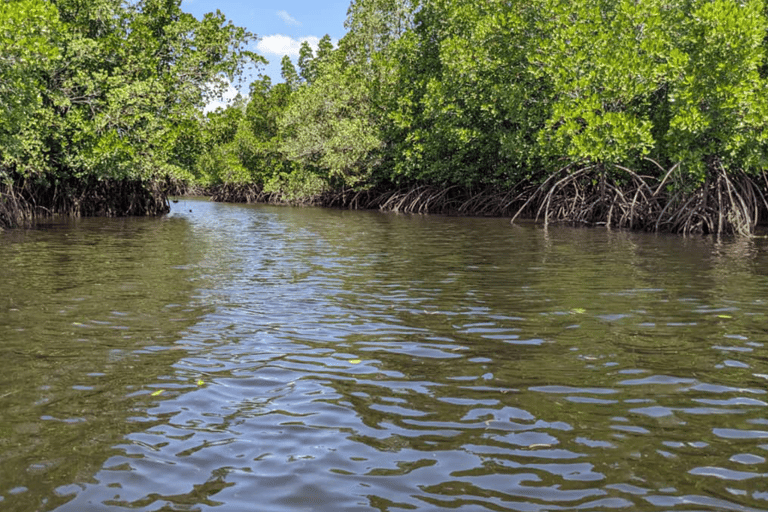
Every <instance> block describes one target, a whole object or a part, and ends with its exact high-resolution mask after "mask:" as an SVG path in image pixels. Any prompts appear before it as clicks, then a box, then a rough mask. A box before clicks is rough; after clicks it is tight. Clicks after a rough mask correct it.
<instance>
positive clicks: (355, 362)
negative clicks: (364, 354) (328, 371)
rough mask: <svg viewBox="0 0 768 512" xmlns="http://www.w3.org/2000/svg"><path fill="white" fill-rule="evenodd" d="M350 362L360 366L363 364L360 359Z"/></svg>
mask: <svg viewBox="0 0 768 512" xmlns="http://www.w3.org/2000/svg"><path fill="white" fill-rule="evenodd" d="M349 362H350V364H360V363H362V361H361V360H360V359H350V360H349Z"/></svg>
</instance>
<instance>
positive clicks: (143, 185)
mask: <svg viewBox="0 0 768 512" xmlns="http://www.w3.org/2000/svg"><path fill="white" fill-rule="evenodd" d="M169 209H170V208H169V204H168V198H167V195H166V193H165V191H164V190H163V188H162V187H161V186H160V184H159V183H156V182H146V181H142V180H72V181H63V182H55V183H47V182H40V183H34V182H30V181H29V180H26V179H24V178H22V177H19V176H15V179H11V180H7V181H5V182H3V184H2V185H0V227H15V226H20V225H25V224H29V223H32V222H34V220H35V219H38V218H42V217H51V216H55V215H67V216H74V217H93V216H103V217H117V216H135V215H161V214H164V213H167V212H168V211H169Z"/></svg>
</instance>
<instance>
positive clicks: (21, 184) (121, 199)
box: [0, 0, 260, 224]
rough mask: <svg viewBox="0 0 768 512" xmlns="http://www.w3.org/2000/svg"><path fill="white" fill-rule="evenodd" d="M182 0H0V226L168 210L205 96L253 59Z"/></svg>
mask: <svg viewBox="0 0 768 512" xmlns="http://www.w3.org/2000/svg"><path fill="white" fill-rule="evenodd" d="M180 3H181V2H180V1H179V0H140V1H137V2H134V1H123V0H54V1H45V0H6V1H4V2H2V3H0V91H1V92H2V94H0V106H2V107H3V108H0V182H2V187H3V188H2V195H1V196H0V200H1V202H0V224H3V223H11V222H12V221H13V220H14V219H13V217H14V215H15V216H16V217H18V215H19V213H20V212H21V213H24V212H25V211H26V212H28V213H29V212H31V213H35V212H36V211H38V210H41V209H42V210H43V211H48V212H64V213H72V214H106V215H113V214H142V213H156V212H161V211H164V210H165V209H166V208H167V205H166V202H165V199H164V196H163V195H162V193H161V192H160V189H159V184H160V182H162V181H165V180H167V179H185V178H190V177H191V176H192V174H191V171H192V169H193V168H194V165H196V160H197V157H196V155H197V154H199V152H200V150H199V148H200V145H201V140H200V139H201V137H202V135H201V133H200V132H201V129H200V128H201V125H200V121H199V118H200V117H201V115H200V112H201V109H202V107H203V106H204V105H205V103H206V101H207V96H210V95H211V94H215V93H216V91H217V89H221V88H222V87H223V86H224V85H225V83H226V80H227V79H228V78H229V79H232V78H234V76H235V75H236V74H237V73H238V72H239V70H240V68H241V67H242V66H243V65H244V64H246V63H248V62H249V58H250V60H251V61H254V60H255V61H259V59H260V58H259V57H257V56H255V55H252V54H249V53H248V52H247V51H245V43H247V41H248V39H249V37H250V35H249V34H248V33H247V32H246V31H245V30H244V29H241V28H238V27H235V26H234V25H232V24H231V23H229V22H227V21H226V19H225V18H224V16H223V14H221V13H218V12H217V13H215V14H214V13H212V14H208V15H206V16H205V17H204V19H202V20H197V19H195V18H194V17H193V16H191V15H189V14H185V13H183V12H182V11H181V8H180ZM17 220H18V219H17Z"/></svg>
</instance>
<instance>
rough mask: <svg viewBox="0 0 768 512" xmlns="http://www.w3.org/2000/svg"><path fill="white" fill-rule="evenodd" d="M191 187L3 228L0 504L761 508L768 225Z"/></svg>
mask: <svg viewBox="0 0 768 512" xmlns="http://www.w3.org/2000/svg"><path fill="white" fill-rule="evenodd" d="M766 242H767V241H766V240H762V239H757V240H753V241H745V240H742V241H722V242H718V241H717V240H713V239H701V238H690V239H686V238H680V237H676V236H659V235H647V234H638V233H626V232H610V231H605V230H590V229H573V228H556V229H555V228H551V227H550V228H549V229H548V230H544V229H543V228H542V227H540V226H528V225H526V226H518V227H511V226H510V225H509V224H508V222H507V221H506V220H505V219H460V218H445V217H416V216H413V217H412V216H398V215H388V214H380V213H375V212H346V211H335V210H320V209H293V208H275V207H265V206H243V205H222V204H214V203H209V202H205V201H196V200H182V201H180V202H179V203H178V204H174V205H173V209H172V212H171V214H170V215H169V216H167V217H165V218H162V219H117V220H116V219H80V220H76V221H68V222H57V223H51V224H50V225H48V226H42V227H41V228H39V229H33V230H19V231H7V232H5V233H2V234H0V262H2V267H0V268H2V271H1V272H0V290H2V292H1V293H0V356H2V360H3V363H2V376H0V412H1V413H2V414H1V415H0V510H7V511H38V510H56V511H62V512H64V511H67V512H69V511H72V512H81V511H101V510H104V511H111V510H140V511H160V510H162V511H171V510H173V511H176V510H178V511H182V510H184V511H212V510H216V511H243V510H258V511H268V512H271V511H300V510H313V511H375V510H389V511H401V510H422V511H432V510H435V511H437V510H462V511H485V510H493V511H497V510H514V511H524V512H535V511H557V510H613V509H616V510H644V511H662V510H686V511H688V510H708V511H723V510H726V511H730V510H733V511H748V510H768V483H766V482H768V480H767V479H766V477H767V476H768V464H767V463H766V459H767V458H768V414H767V412H768V410H767V404H768V357H767V356H768V346H766V342H768V318H767V316H766V314H767V313H768V308H766V301H768V278H767V276H768V245H767V243H766Z"/></svg>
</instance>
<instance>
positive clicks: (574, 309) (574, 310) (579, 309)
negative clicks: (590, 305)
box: [571, 308, 587, 315]
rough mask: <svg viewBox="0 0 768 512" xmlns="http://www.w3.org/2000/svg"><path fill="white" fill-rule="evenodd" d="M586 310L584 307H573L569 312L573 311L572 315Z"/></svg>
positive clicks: (580, 313)
mask: <svg viewBox="0 0 768 512" xmlns="http://www.w3.org/2000/svg"><path fill="white" fill-rule="evenodd" d="M586 312H587V310H586V309H584V308H573V309H572V310H571V313H573V314H574V315H583V314H584V313H586Z"/></svg>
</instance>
